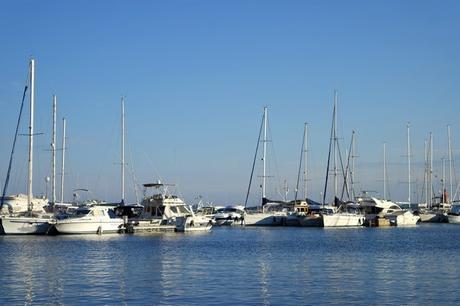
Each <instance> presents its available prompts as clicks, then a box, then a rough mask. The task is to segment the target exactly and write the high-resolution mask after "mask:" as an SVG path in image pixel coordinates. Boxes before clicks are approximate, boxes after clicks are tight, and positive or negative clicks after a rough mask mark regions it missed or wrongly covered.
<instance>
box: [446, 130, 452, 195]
mask: <svg viewBox="0 0 460 306" xmlns="http://www.w3.org/2000/svg"><path fill="white" fill-rule="evenodd" d="M447 138H448V146H449V148H448V151H449V184H450V190H449V196H450V198H451V202H452V200H453V196H454V194H453V191H454V190H453V188H454V186H453V181H452V143H451V138H450V125H448V126H447Z"/></svg>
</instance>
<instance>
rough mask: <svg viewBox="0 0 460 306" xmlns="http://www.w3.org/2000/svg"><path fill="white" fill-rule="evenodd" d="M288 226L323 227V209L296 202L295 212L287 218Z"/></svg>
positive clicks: (304, 202)
mask: <svg viewBox="0 0 460 306" xmlns="http://www.w3.org/2000/svg"><path fill="white" fill-rule="evenodd" d="M286 226H301V227H322V226H323V219H322V217H321V207H320V206H317V205H310V204H307V202H306V201H300V202H299V201H296V203H295V205H294V211H293V212H291V213H290V214H288V216H287V217H286Z"/></svg>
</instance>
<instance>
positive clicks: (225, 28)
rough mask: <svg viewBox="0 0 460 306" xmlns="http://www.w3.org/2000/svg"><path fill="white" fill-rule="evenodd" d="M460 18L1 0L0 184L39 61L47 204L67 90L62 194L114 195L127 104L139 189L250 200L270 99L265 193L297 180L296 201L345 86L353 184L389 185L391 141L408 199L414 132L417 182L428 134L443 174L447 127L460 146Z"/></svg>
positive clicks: (39, 177) (444, 7) (396, 187)
mask: <svg viewBox="0 0 460 306" xmlns="http://www.w3.org/2000/svg"><path fill="white" fill-rule="evenodd" d="M459 17H460V2H459V1H46V0H45V1H2V2H0V46H1V48H0V50H1V51H0V109H1V114H2V116H1V118H2V119H1V120H0V137H1V138H0V139H1V140H2V146H1V147H0V172H1V173H0V175H1V179H0V182H1V183H2V184H3V181H4V177H5V174H6V168H7V164H8V155H9V151H10V147H11V142H12V137H13V133H14V127H15V121H16V118H17V113H18V109H19V102H20V97H21V94H22V89H23V86H24V84H25V79H26V75H27V65H28V60H29V58H30V57H31V56H33V57H34V58H35V59H36V63H37V64H36V100H37V105H36V130H37V131H39V132H43V133H44V134H43V135H42V136H37V137H36V143H37V150H36V160H35V161H36V163H35V187H34V192H35V193H36V194H40V193H44V192H45V181H44V177H46V176H47V175H49V171H50V170H49V168H50V166H49V165H50V161H49V159H50V153H49V152H47V151H46V149H48V146H49V143H50V129H51V96H52V95H53V94H56V95H57V96H58V115H59V126H60V125H61V122H60V120H61V119H62V117H64V116H65V117H66V118H67V120H68V158H67V162H66V166H67V171H66V175H67V176H66V181H67V184H66V195H65V198H66V199H67V200H71V195H72V189H74V188H88V189H90V190H91V192H92V194H91V197H96V198H100V199H106V200H118V199H119V197H120V196H119V189H120V188H119V166H118V165H117V164H116V163H117V162H118V160H119V156H120V153H119V145H120V135H119V130H120V127H119V125H120V123H119V121H120V119H119V117H120V106H119V103H120V102H119V101H120V96H121V95H125V96H126V127H127V156H128V160H129V161H128V163H129V166H128V168H130V169H131V168H132V169H133V170H134V174H135V177H136V180H137V181H138V182H139V183H143V182H150V181H153V180H156V179H158V178H159V177H161V178H162V179H163V180H164V181H167V182H172V183H177V184H178V185H179V191H180V193H181V195H182V196H183V197H184V198H185V199H186V200H188V201H189V202H193V201H194V198H195V197H197V196H198V195H202V196H203V197H204V199H205V200H208V201H212V202H214V203H222V204H234V203H237V202H239V203H241V202H243V201H244V196H245V193H246V189H247V184H248V180H249V174H250V170H251V163H252V158H253V154H254V149H255V146H256V141H257V134H258V129H259V125H260V120H261V116H262V109H263V106H265V105H266V106H268V107H269V121H270V126H271V128H270V129H271V139H272V140H273V148H274V152H275V154H273V153H270V152H269V154H271V157H269V158H270V160H271V165H272V164H273V166H270V171H271V175H274V176H276V178H273V179H270V181H272V182H271V183H270V184H269V185H270V186H271V187H269V188H270V192H269V196H270V197H272V198H276V197H279V196H278V195H276V190H277V189H279V187H278V186H275V184H274V183H277V185H279V184H278V182H281V184H282V182H283V180H284V179H286V180H287V182H288V184H289V186H290V189H291V192H290V195H289V197H293V192H292V190H293V189H294V188H293V187H294V185H295V180H296V176H297V167H298V161H299V154H300V145H301V137H302V129H303V123H304V122H308V123H309V124H310V134H309V138H310V139H309V146H310V152H309V155H310V156H309V163H310V171H311V176H310V179H311V180H310V181H309V188H310V191H311V193H310V196H311V197H312V198H314V199H319V192H320V190H322V187H323V184H324V176H325V166H326V160H327V149H328V141H329V139H328V137H329V130H330V124H331V115H332V98H333V90H334V89H337V90H338V91H339V118H340V119H339V133H340V135H341V142H342V143H343V147H342V150H343V151H345V147H347V146H348V144H349V141H350V135H351V131H352V129H355V130H356V133H357V155H359V157H358V158H357V159H356V176H357V181H358V182H359V183H358V186H357V188H359V189H366V190H377V191H380V192H381V191H382V182H381V176H382V144H383V142H387V143H388V161H389V166H388V172H389V178H390V183H391V185H390V192H391V196H392V198H393V199H395V200H406V199H407V191H406V190H407V184H404V182H405V181H407V173H406V172H407V171H406V163H405V158H404V157H402V155H404V154H405V151H406V122H408V121H410V123H411V138H412V149H413V161H414V165H413V169H412V175H413V177H414V178H418V180H419V181H418V187H420V184H421V179H422V178H423V168H422V165H421V164H422V163H423V143H424V140H425V139H426V138H427V137H428V133H429V132H430V131H432V132H433V133H434V137H435V159H436V167H437V169H436V170H435V171H436V173H437V174H438V175H440V174H441V169H440V160H441V157H443V156H446V154H447V153H446V151H447V136H446V134H447V133H446V125H447V124H451V125H452V135H453V147H454V149H455V148H458V146H459V143H460V131H459V127H460V124H459V123H458V118H459V114H460V109H459V108H460V103H459V100H460V99H459V93H458V88H459V84H460V40H459V34H458V33H459V30H460V18H459ZM24 118H25V120H24V121H23V124H22V129H21V130H22V131H23V132H24V131H25V130H26V126H27V125H26V121H27V116H25V117H24ZM60 133H61V131H59V133H58V137H59V138H60ZM26 147H27V142H26V139H25V138H24V137H23V138H21V139H20V141H19V143H18V154H17V155H16V160H15V164H14V174H13V178H12V182H11V185H10V186H11V188H10V193H18V192H23V193H25V192H26V189H25V181H26V179H25V177H26ZM272 151H273V150H272ZM454 153H455V156H457V155H458V154H457V153H458V151H457V150H455V151H454ZM275 156H276V165H274V164H275V163H274V160H275V158H274V157H275ZM456 160H457V161H459V158H458V157H456ZM259 169H260V167H259ZM276 169H277V171H275V170H276ZM259 173H260V170H258V173H256V182H255V184H254V185H253V186H255V188H254V190H253V194H254V196H253V197H252V201H253V202H254V203H255V202H256V201H257V202H258V200H257V197H258V196H259V194H260V190H259V188H258V186H259V181H260V179H259V178H258V177H257V175H258V174H259ZM127 176H128V178H127V192H128V201H129V202H132V201H134V200H135V197H134V195H133V191H132V190H133V188H132V181H133V180H132V176H131V175H130V172H128V175H127ZM415 185H416V184H414V185H413V188H412V189H413V190H414V191H415V190H417V189H416V186H415ZM415 197H416V196H415V195H413V199H414V198H415Z"/></svg>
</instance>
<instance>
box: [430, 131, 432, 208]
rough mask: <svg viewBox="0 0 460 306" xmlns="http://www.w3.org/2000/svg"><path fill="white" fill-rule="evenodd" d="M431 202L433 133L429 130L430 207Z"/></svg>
mask: <svg viewBox="0 0 460 306" xmlns="http://www.w3.org/2000/svg"><path fill="white" fill-rule="evenodd" d="M432 204H433V133H432V132H430V208H431V206H432Z"/></svg>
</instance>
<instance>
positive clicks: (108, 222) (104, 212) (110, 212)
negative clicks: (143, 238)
mask: <svg viewBox="0 0 460 306" xmlns="http://www.w3.org/2000/svg"><path fill="white" fill-rule="evenodd" d="M115 207H116V206H114V205H103V204H95V205H91V206H82V207H79V208H78V209H76V210H75V211H74V212H73V213H72V214H69V215H67V216H65V217H63V218H62V219H61V218H60V219H57V220H56V224H55V225H54V226H55V227H56V230H57V232H58V233H60V234H103V233H118V232H121V231H122V230H123V223H124V222H123V219H122V218H120V217H118V216H117V214H116V213H115Z"/></svg>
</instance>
